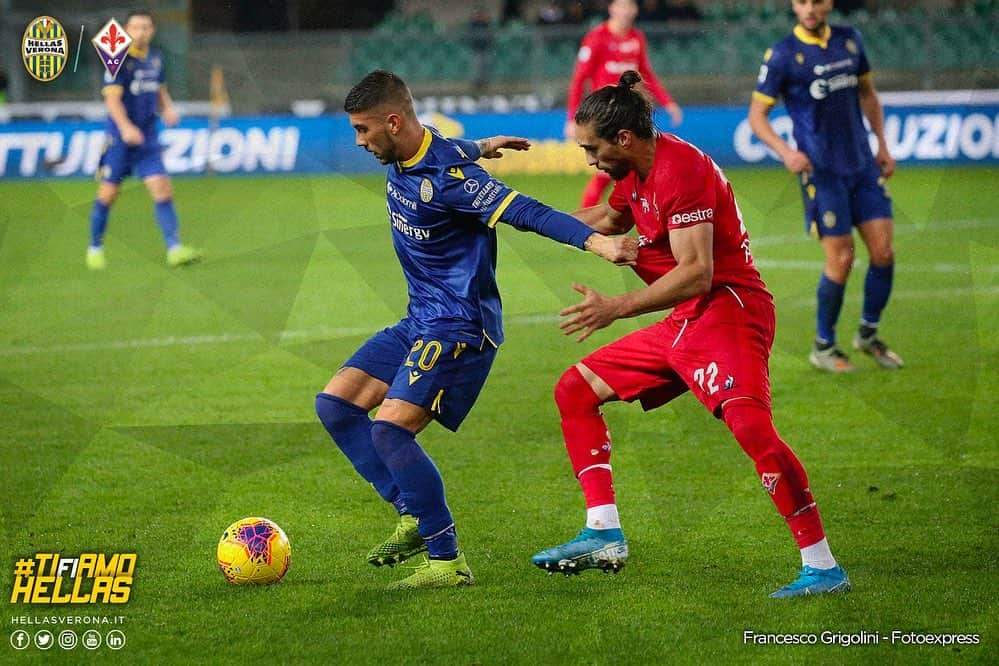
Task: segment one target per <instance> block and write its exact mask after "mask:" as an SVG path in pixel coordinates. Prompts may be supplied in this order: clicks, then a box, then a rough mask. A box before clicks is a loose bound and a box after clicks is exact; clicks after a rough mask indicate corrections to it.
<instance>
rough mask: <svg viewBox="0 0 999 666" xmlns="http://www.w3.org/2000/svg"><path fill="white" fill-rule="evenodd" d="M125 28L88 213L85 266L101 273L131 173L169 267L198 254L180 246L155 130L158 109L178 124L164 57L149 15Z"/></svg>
mask: <svg viewBox="0 0 999 666" xmlns="http://www.w3.org/2000/svg"><path fill="white" fill-rule="evenodd" d="M124 27H125V31H126V32H127V33H128V34H129V36H130V37H131V38H132V44H131V46H130V47H129V49H128V58H126V60H125V62H124V63H123V64H122V66H121V69H119V70H118V74H117V76H116V77H113V78H112V77H111V76H110V74H105V77H104V87H103V88H102V89H101V93H102V94H103V95H104V103H105V105H106V106H107V109H108V122H107V146H106V148H105V150H104V154H103V155H101V161H100V165H99V166H98V167H97V177H98V179H99V180H100V185H99V186H98V189H97V199H96V200H95V201H94V207H93V209H92V211H91V213H90V246H89V247H88V248H87V267H88V268H90V269H91V270H103V269H104V268H106V266H107V259H106V258H105V256H104V231H105V230H106V229H107V224H108V214H109V212H110V210H111V206H112V205H113V204H114V202H115V200H116V199H117V198H118V194H119V193H120V191H121V181H122V180H123V179H124V178H125V176H127V175H129V174H131V173H135V175H137V176H138V177H139V178H142V180H143V182H144V183H145V185H146V189H147V190H149V194H150V196H152V198H153V208H154V211H155V215H156V223H157V224H158V225H159V227H160V231H162V232H163V240H164V242H165V243H166V248H167V255H166V257H167V264H168V265H170V266H182V265H185V264H190V263H194V262H196V261H199V260H200V259H201V258H202V255H201V253H200V252H199V251H198V250H195V249H193V248H191V247H188V246H186V245H183V244H181V242H180V236H179V234H178V229H177V227H178V225H179V223H178V221H177V211H176V210H175V209H174V205H173V188H172V186H171V183H170V177H169V176H168V175H167V172H166V169H165V168H164V167H163V160H162V159H161V157H160V152H161V150H162V148H161V146H160V143H159V137H158V130H157V127H156V122H157V111H158V110H159V111H161V113H162V116H163V122H164V123H165V124H166V125H167V126H168V127H172V126H174V125H176V124H177V123H178V122H179V120H180V117H179V116H178V115H177V110H176V109H175V108H174V106H173V100H172V99H171V98H170V93H168V92H167V87H166V82H165V79H164V76H163V56H162V55H161V54H160V52H159V51H158V50H157V49H154V48H151V47H150V43H151V42H152V40H153V36H154V35H155V34H156V24H155V23H154V22H153V17H152V15H150V14H149V13H148V12H144V11H135V12H132V13H130V14H129V15H128V17H127V18H126V19H125V26H124Z"/></svg>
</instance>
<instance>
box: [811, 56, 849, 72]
mask: <svg viewBox="0 0 999 666" xmlns="http://www.w3.org/2000/svg"><path fill="white" fill-rule="evenodd" d="M852 64H853V58H844V59H843V60H837V61H836V62H831V63H829V64H828V65H816V66H815V67H813V68H812V71H813V72H815V76H822V75H823V74H825V73H827V72H835V71H836V70H837V69H844V68H846V67H849V66H850V65H852Z"/></svg>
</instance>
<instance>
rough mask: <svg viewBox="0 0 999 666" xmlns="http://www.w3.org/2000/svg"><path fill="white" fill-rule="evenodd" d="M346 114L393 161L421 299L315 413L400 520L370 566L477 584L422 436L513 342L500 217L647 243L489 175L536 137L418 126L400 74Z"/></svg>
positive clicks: (596, 241) (464, 401)
mask: <svg viewBox="0 0 999 666" xmlns="http://www.w3.org/2000/svg"><path fill="white" fill-rule="evenodd" d="M344 109H345V110H346V111H347V113H348V114H349V117H350V124H351V126H352V127H353V128H354V132H355V134H356V143H357V145H358V146H360V147H362V148H364V149H365V150H366V151H368V152H369V153H371V154H373V155H374V156H375V157H376V158H378V160H379V161H381V163H382V164H386V165H389V168H388V174H387V182H386V193H387V196H386V201H387V204H388V214H389V223H390V225H391V229H392V242H393V245H394V246H395V252H396V255H397V256H398V258H399V262H400V263H401V264H402V270H403V274H404V276H405V278H406V284H407V286H408V290H409V307H408V309H407V313H406V317H405V318H403V319H402V320H401V321H400V322H399V323H398V324H396V325H395V326H392V327H390V328H387V329H385V330H383V331H381V332H379V333H376V334H375V335H374V336H372V337H371V338H370V339H369V340H368V341H367V342H365V343H364V344H363V345H362V346H361V348H360V349H358V350H357V351H356V352H355V353H354V355H353V356H351V357H350V358H349V359H347V361H346V362H345V363H344V364H343V367H342V368H340V370H339V371H338V372H337V373H336V374H335V375H334V376H333V378H332V379H331V380H330V381H329V383H328V384H327V385H326V388H325V389H323V391H322V392H321V393H319V394H318V395H317V396H316V413H317V414H318V416H319V419H320V420H321V421H322V423H323V425H324V426H325V427H326V430H327V431H328V432H329V433H330V435H331V436H332V438H333V440H334V441H335V442H336V444H337V446H339V447H340V449H341V450H342V451H343V453H344V454H345V455H346V456H347V458H348V459H349V460H350V462H351V463H352V464H353V466H354V468H355V469H356V470H357V472H358V473H359V474H360V475H361V476H362V477H363V478H364V479H365V480H367V481H368V482H369V483H371V484H372V485H373V486H374V488H375V490H376V491H377V492H378V494H379V495H380V496H381V497H382V498H383V499H385V500H386V501H388V502H390V503H391V504H392V505H393V506H394V507H395V509H396V511H397V512H398V514H399V516H400V519H399V523H398V525H397V527H396V530H395V532H394V533H393V534H392V536H391V537H389V539H388V540H387V541H385V542H384V543H382V544H379V545H377V546H375V547H374V548H373V549H372V550H371V552H370V553H369V554H368V558H367V559H368V562H369V563H371V564H373V565H375V566H381V565H383V564H390V565H392V564H396V563H398V562H402V561H403V560H405V559H407V558H409V557H412V556H413V555H416V554H417V553H420V552H422V551H423V550H427V552H428V559H427V562H426V563H425V565H423V566H420V567H419V568H418V569H417V570H416V572H415V573H413V574H412V575H410V576H408V577H406V578H404V579H402V580H398V581H396V582H394V583H393V584H392V585H391V586H390V589H412V588H425V587H447V586H452V585H468V584H471V583H472V573H471V571H470V569H469V567H468V564H467V562H466V560H465V555H464V553H463V552H460V551H459V549H458V541H457V536H456V533H455V527H454V520H453V518H452V516H451V511H450V510H449V509H448V506H447V502H446V500H445V495H444V484H443V481H442V479H441V475H440V472H439V471H438V470H437V467H436V466H435V465H434V462H433V461H432V460H431V459H430V457H429V456H428V455H427V454H426V452H424V451H423V449H422V448H421V447H420V446H419V444H417V442H416V439H415V437H416V435H417V434H418V433H419V432H420V431H421V430H423V429H424V428H425V427H426V426H427V425H429V424H430V422H431V421H434V420H436V421H437V422H439V423H440V424H441V425H442V426H444V427H445V428H447V429H449V430H452V431H455V430H457V429H458V427H459V426H460V425H461V422H462V421H463V420H464V419H465V417H466V415H467V414H468V412H469V410H470V409H471V408H472V405H473V404H474V403H475V400H476V398H477V397H478V395H479V391H480V390H481V389H482V386H483V384H484V383H485V380H486V375H487V374H488V373H489V368H490V367H491V366H492V363H493V359H494V358H495V356H496V352H497V349H498V348H499V345H500V344H502V342H503V322H502V312H501V306H500V296H499V290H498V289H497V286H496V230H495V226H496V224H497V223H498V222H504V223H506V224H509V225H511V226H514V227H517V228H518V229H524V230H530V231H534V232H536V233H539V234H541V235H543V236H547V237H548V238H551V239H553V240H556V241H560V242H562V243H566V244H569V245H573V246H575V247H578V248H581V249H586V250H589V251H591V252H593V253H595V254H598V255H600V256H602V257H604V258H605V259H608V260H609V261H612V262H614V263H620V264H626V263H632V262H633V261H634V259H635V257H636V256H637V254H638V247H637V243H636V242H635V241H633V240H631V239H626V238H614V239H612V238H609V237H607V236H604V235H602V234H600V233H596V232H594V231H593V230H592V229H591V228H589V227H588V226H586V225H585V224H583V223H582V222H580V221H579V220H577V219H575V218H574V217H571V216H569V215H566V214H564V213H560V212H557V211H554V210H552V209H551V208H549V207H548V206H545V205H543V204H541V203H539V202H538V201H535V200H534V199H531V198H530V197H527V196H524V195H522V194H520V193H518V192H516V191H515V190H512V189H510V188H509V187H507V186H506V185H505V184H503V183H502V182H500V181H498V180H496V179H495V178H493V177H492V176H490V175H489V174H488V173H487V172H486V171H485V170H483V169H482V168H481V167H480V166H478V165H477V164H476V163H475V161H474V160H476V159H478V158H479V157H495V156H498V155H499V150H500V149H502V148H525V147H526V142H525V141H523V140H520V139H516V138H513V137H493V138H491V139H485V140H480V141H478V142H473V141H463V140H454V139H445V138H444V137H442V136H441V135H440V134H438V133H436V132H435V131H433V130H432V129H430V128H427V127H424V126H423V125H422V124H421V123H420V121H419V120H418V119H417V117H416V113H415V111H414V110H413V99H412V96H411V94H410V92H409V89H408V87H407V86H406V84H405V83H404V82H403V81H402V79H400V78H399V77H398V76H396V75H395V74H392V73H391V72H386V71H381V70H379V71H375V72H372V73H370V74H368V75H367V76H366V77H364V79H362V80H361V81H360V82H359V83H358V84H357V85H355V86H354V87H353V89H351V91H350V93H349V94H348V95H347V99H346V101H345V103H344ZM376 407H377V409H378V411H377V412H376V414H375V417H374V420H372V419H371V418H369V416H368V413H369V412H370V411H371V410H372V409H374V408H376Z"/></svg>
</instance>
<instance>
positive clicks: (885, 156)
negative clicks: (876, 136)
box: [877, 146, 895, 178]
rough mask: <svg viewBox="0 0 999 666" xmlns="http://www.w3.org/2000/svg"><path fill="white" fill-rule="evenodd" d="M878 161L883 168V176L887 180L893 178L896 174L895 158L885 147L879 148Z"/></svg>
mask: <svg viewBox="0 0 999 666" xmlns="http://www.w3.org/2000/svg"><path fill="white" fill-rule="evenodd" d="M877 160H878V166H879V167H880V168H881V175H882V176H884V177H885V178H891V175H892V174H893V173H895V158H894V157H892V156H891V153H889V152H888V149H887V148H885V147H884V146H882V147H880V148H878V157H877Z"/></svg>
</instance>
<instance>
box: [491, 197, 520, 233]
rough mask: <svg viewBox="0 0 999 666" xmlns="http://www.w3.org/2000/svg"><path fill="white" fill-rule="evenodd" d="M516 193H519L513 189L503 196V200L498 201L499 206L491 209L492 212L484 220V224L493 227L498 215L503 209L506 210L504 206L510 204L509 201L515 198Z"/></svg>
mask: <svg viewBox="0 0 999 666" xmlns="http://www.w3.org/2000/svg"><path fill="white" fill-rule="evenodd" d="M518 194H520V192H518V191H517V190H513V191H512V192H510V194H508V195H506V196H505V197H503V201H502V202H501V203H500V205H499V206H497V207H496V210H494V211H493V214H492V215H490V216H489V221H488V222H486V226H488V227H489V228H490V229H492V228H493V227H495V226H496V223H497V222H499V219H500V215H502V214H503V211H505V210H506V207H507V206H509V205H510V202H512V201H513V200H514V199H516V198H517V195H518Z"/></svg>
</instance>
